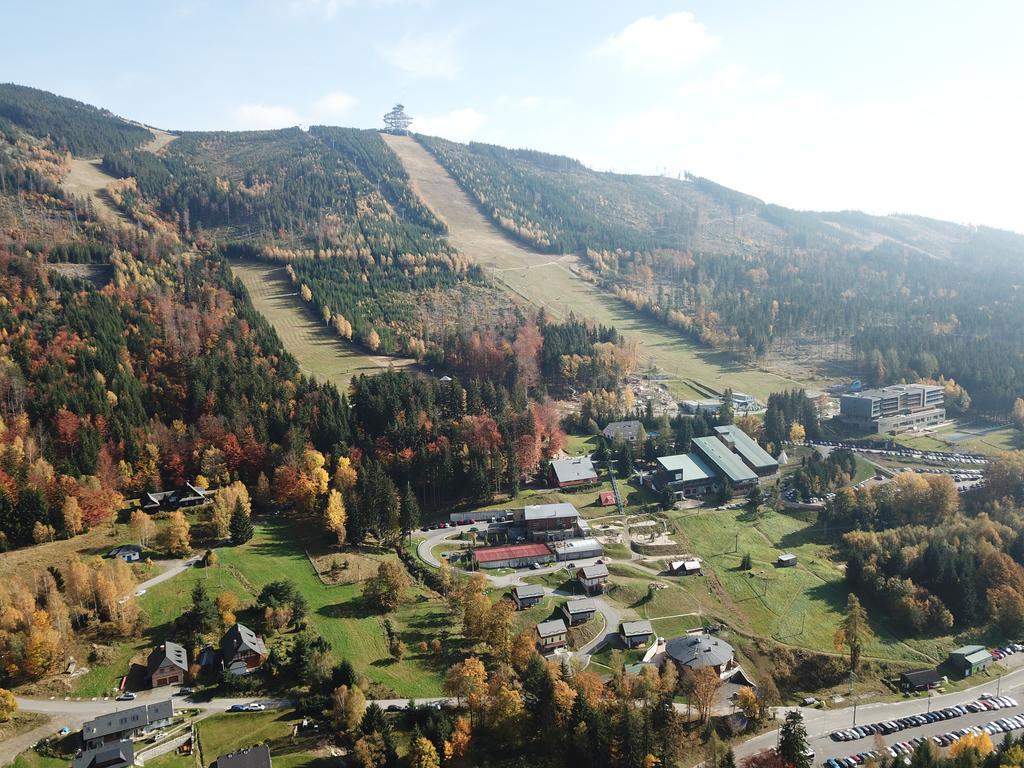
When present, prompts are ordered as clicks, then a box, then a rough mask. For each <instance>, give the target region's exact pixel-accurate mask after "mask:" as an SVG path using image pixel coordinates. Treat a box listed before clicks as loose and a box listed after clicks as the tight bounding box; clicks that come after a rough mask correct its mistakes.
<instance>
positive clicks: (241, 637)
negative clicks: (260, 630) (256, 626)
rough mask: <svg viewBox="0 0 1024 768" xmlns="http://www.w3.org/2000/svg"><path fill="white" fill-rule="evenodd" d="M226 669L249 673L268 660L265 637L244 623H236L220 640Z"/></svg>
mask: <svg viewBox="0 0 1024 768" xmlns="http://www.w3.org/2000/svg"><path fill="white" fill-rule="evenodd" d="M220 655H221V660H222V661H223V662H224V669H226V670H227V671H228V672H230V673H232V674H234V675H247V674H249V673H250V672H252V671H253V670H254V669H256V668H257V667H258V666H259V665H260V664H262V663H263V662H264V661H266V660H267V646H266V643H264V642H263V638H262V637H260V636H259V635H257V634H256V633H255V632H253V631H252V630H251V629H249V628H248V627H247V626H245V625H244V624H235V625H234V626H233V627H231V629H229V630H228V631H227V632H225V633H224V637H223V638H222V639H221V641H220Z"/></svg>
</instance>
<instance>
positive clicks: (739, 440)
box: [715, 424, 779, 469]
mask: <svg viewBox="0 0 1024 768" xmlns="http://www.w3.org/2000/svg"><path fill="white" fill-rule="evenodd" d="M715 432H717V433H718V434H720V435H721V436H722V437H725V438H727V439H729V440H732V443H733V447H734V448H735V450H736V453H738V454H739V455H740V456H742V457H743V459H744V461H746V462H747V463H749V464H752V465H753V466H755V467H764V468H765V469H768V468H771V467H777V466H779V462H777V461H776V460H775V459H773V458H772V457H771V454H769V453H768V451H766V450H765V449H764V448H762V447H761V446H760V445H758V444H757V441H756V440H754V439H753V438H752V437H751V436H750V435H748V434H747V433H746V432H744V431H743V430H742V429H740V428H739V427H737V426H736V425H735V424H726V425H724V426H721V427H715Z"/></svg>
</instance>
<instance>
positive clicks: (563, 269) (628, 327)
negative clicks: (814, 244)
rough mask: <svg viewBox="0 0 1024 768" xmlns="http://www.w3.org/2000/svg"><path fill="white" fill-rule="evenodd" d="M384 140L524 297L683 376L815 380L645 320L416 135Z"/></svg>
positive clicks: (470, 245) (466, 242)
mask: <svg viewBox="0 0 1024 768" xmlns="http://www.w3.org/2000/svg"><path fill="white" fill-rule="evenodd" d="M383 138H384V140H385V141H386V142H387V143H388V145H389V146H390V147H391V148H392V149H393V150H394V151H395V153H396V154H397V155H398V157H399V158H400V159H401V161H402V164H403V165H404V166H405V169H406V171H408V173H409V176H410V178H411V179H412V186H413V188H414V189H415V190H416V191H417V193H418V194H419V195H420V197H422V198H423V200H424V201H425V202H426V203H427V205H428V206H430V208H431V209H432V210H433V211H434V213H435V214H437V215H438V217H439V218H441V219H442V220H443V221H445V222H446V223H447V224H448V229H449V240H450V241H451V243H452V244H453V245H454V246H455V247H456V248H458V249H459V250H460V251H462V252H463V253H466V254H468V255H470V256H472V257H473V258H474V259H475V260H476V261H477V262H478V263H479V264H482V265H483V266H484V267H487V268H488V273H489V274H490V275H491V276H492V277H493V278H494V279H495V280H496V281H497V282H499V283H500V284H502V285H503V286H504V287H505V288H507V289H508V290H509V291H510V292H511V293H513V294H515V295H516V296H518V297H519V298H520V299H521V300H522V301H523V302H525V303H527V304H532V305H534V306H536V307H544V308H545V309H546V311H547V312H549V314H551V315H553V316H555V317H564V316H567V315H568V314H569V312H574V313H575V314H576V316H577V317H584V318H588V319H590V320H593V321H595V322H598V323H603V324H605V325H614V326H615V327H616V328H617V329H618V330H619V331H621V332H623V333H624V334H625V335H626V336H627V337H628V338H629V339H631V340H633V341H635V342H636V343H637V354H638V359H637V362H638V364H639V366H640V367H641V368H646V367H647V366H649V365H650V364H651V363H652V362H653V363H654V364H655V365H657V366H658V367H659V368H661V369H662V370H664V371H665V372H667V373H669V374H670V375H673V376H675V377H677V379H683V378H689V379H696V380H698V381H700V382H701V383H702V384H705V385H707V386H710V387H713V388H715V389H719V390H721V389H725V388H726V387H727V386H731V387H732V388H733V389H735V390H738V391H742V392H750V393H752V394H754V395H756V396H757V397H760V398H766V397H767V396H768V394H769V393H771V392H774V391H779V390H781V389H785V388H787V387H793V386H798V385H806V386H811V385H812V384H813V383H814V382H810V381H808V382H796V381H793V380H791V379H787V378H785V377H781V376H777V375H775V374H772V373H769V372H767V371H759V370H752V369H751V368H750V367H749V366H747V365H744V364H742V363H740V362H738V361H737V360H736V359H735V357H734V356H733V355H731V354H728V353H721V352H715V351H713V350H707V349H702V348H700V347H697V346H696V345H694V344H692V343H691V342H690V341H688V340H687V339H685V338H684V337H683V336H681V335H679V334H677V333H674V332H672V331H670V330H668V329H666V328H664V327H662V326H660V325H658V324H656V323H653V322H650V321H647V320H644V319H643V318H641V317H640V316H639V315H638V314H637V313H635V312H633V311H632V310H631V309H629V308H627V307H626V306H625V305H624V304H623V303H622V302H620V301H618V300H617V299H615V298H614V297H612V296H610V295H609V294H606V293H604V292H603V291H601V290H600V289H598V288H597V287H596V286H594V285H593V284H592V283H590V282H588V281H587V280H586V279H584V278H583V277H581V275H580V274H579V263H578V260H577V258H576V257H575V256H572V255H567V256H556V255H550V254H542V253H539V252H537V251H533V250H530V249H529V248H527V247H525V246H523V245H520V244H519V243H516V242H514V241H513V240H511V239H510V238H509V237H507V236H506V235H505V234H503V233H502V232H501V231H500V230H498V228H497V227H495V226H494V225H493V224H492V223H491V222H490V221H489V220H488V219H486V218H485V217H484V215H483V214H482V213H481V212H480V211H479V209H478V208H477V206H476V205H475V204H474V203H473V202H472V201H471V200H470V199H469V197H468V196H467V195H466V193H465V192H463V191H462V189H461V188H460V187H459V186H458V184H457V183H456V182H455V181H454V180H453V179H452V178H451V177H450V176H449V175H448V174H447V173H446V172H445V170H444V169H443V168H442V167H441V166H440V165H439V164H438V163H437V161H436V160H434V158H433V157H432V156H431V155H430V154H429V153H428V152H427V151H426V150H425V149H424V148H423V147H421V146H420V145H419V144H417V143H416V141H415V140H413V139H412V138H410V137H405V136H387V135H385V136H384V137H383Z"/></svg>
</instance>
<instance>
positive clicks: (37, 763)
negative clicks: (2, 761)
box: [13, 749, 68, 768]
mask: <svg viewBox="0 0 1024 768" xmlns="http://www.w3.org/2000/svg"><path fill="white" fill-rule="evenodd" d="M13 765H14V768H67V766H68V761H67V760H61V759H59V758H56V757H43V756H42V755H40V754H39V753H38V752H36V751H35V750H34V749H26V750H25V751H24V752H22V753H21V754H20V755H18V756H17V757H16V758H14V763H13Z"/></svg>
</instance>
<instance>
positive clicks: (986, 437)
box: [957, 427, 1024, 454]
mask: <svg viewBox="0 0 1024 768" xmlns="http://www.w3.org/2000/svg"><path fill="white" fill-rule="evenodd" d="M957 447H958V448H959V449H960V450H961V451H965V452H969V453H987V454H994V453H1002V452H1003V451H1022V450H1024V432H1022V431H1021V430H1020V429H1018V428H1017V427H1003V428H1002V429H997V430H993V431H992V432H986V433H985V434H983V435H978V436H977V437H973V438H971V439H970V440H965V441H963V442H962V443H959V444H958V446H957Z"/></svg>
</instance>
